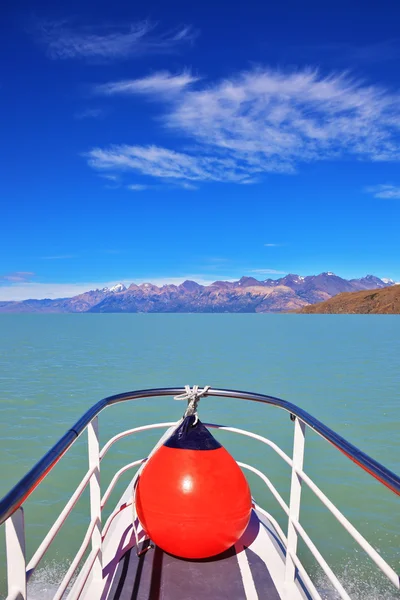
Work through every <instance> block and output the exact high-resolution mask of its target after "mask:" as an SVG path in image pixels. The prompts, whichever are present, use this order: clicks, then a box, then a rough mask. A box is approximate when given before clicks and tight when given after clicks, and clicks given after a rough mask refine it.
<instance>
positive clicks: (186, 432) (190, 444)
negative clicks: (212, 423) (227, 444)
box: [164, 415, 221, 450]
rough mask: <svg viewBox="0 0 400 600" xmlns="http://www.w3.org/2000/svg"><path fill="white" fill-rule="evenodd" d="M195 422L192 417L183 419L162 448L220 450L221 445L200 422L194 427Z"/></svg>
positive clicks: (194, 418)
mask: <svg viewBox="0 0 400 600" xmlns="http://www.w3.org/2000/svg"><path fill="white" fill-rule="evenodd" d="M195 420H196V417H195V416H194V415H190V416H189V417H185V418H184V420H183V421H182V423H181V424H180V425H179V427H178V428H177V429H176V430H175V431H174V433H173V434H172V435H171V437H169V438H168V439H167V441H166V442H164V446H167V448H178V449H180V450H216V449H217V448H221V444H220V443H219V442H218V441H217V440H216V439H215V437H213V436H212V435H211V433H210V432H209V431H208V429H207V427H205V426H204V425H203V423H202V422H201V421H200V420H198V421H197V423H196V424H195V425H194V422H195Z"/></svg>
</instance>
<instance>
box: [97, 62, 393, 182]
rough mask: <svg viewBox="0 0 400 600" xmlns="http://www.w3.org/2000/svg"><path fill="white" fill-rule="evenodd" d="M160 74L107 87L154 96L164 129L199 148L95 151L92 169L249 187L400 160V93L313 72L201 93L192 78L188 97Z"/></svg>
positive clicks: (261, 74)
mask: <svg viewBox="0 0 400 600" xmlns="http://www.w3.org/2000/svg"><path fill="white" fill-rule="evenodd" d="M157 77H160V74H158V75H157V74H155V75H153V76H150V77H148V78H144V79H138V80H130V81H129V82H126V81H122V82H119V83H118V82H114V83H111V84H106V85H105V86H104V89H107V85H108V86H111V88H110V89H112V90H113V93H118V92H119V93H122V92H126V91H128V90H129V91H130V92H131V93H146V94H148V96H149V97H150V98H151V99H155V100H159V101H161V102H163V103H164V107H165V114H164V118H163V123H164V127H166V128H167V129H168V130H169V131H171V132H172V131H174V132H177V133H178V134H179V135H182V134H184V135H185V136H186V137H187V138H188V140H190V142H191V143H192V148H193V149H188V150H187V149H185V150H184V151H181V152H178V151H176V150H172V149H168V148H162V147H159V146H130V145H119V146H112V147H106V148H95V149H93V150H91V151H90V152H89V153H88V156H89V160H90V164H91V165H92V166H93V167H96V168H100V169H108V168H110V169H111V168H124V169H133V170H135V171H139V172H142V173H145V174H147V175H151V176H153V177H156V178H168V177H180V178H182V179H186V180H188V181H228V182H235V183H241V184H249V183H256V182H257V181H258V180H259V177H260V176H261V175H262V174H265V173H282V172H283V173H294V172H296V170H297V169H298V168H299V165H301V164H302V163H304V162H310V161H317V160H328V159H330V160H340V159H343V158H347V157H353V158H355V159H357V160H369V161H387V160H390V161H398V160H400V139H399V137H400V95H399V94H398V93H390V92H389V91H387V90H385V89H383V88H380V87H378V86H374V85H366V84H363V83H359V82H356V81H353V80H351V79H350V78H349V77H347V76H345V75H337V74H335V75H331V76H327V77H323V76H321V75H320V74H319V73H318V71H317V70H310V69H308V70H302V71H294V72H281V71H278V70H275V71H274V70H267V69H264V70H262V69H256V70H253V71H247V72H242V73H239V74H238V75H237V76H234V77H231V78H228V79H225V80H223V81H219V82H216V83H212V84H207V85H206V84H203V85H200V82H199V81H197V82H196V83H197V85H196V88H195V89H193V88H192V87H191V86H190V84H191V83H194V82H192V81H191V80H190V77H191V76H190V75H188V74H186V77H187V78H188V79H187V81H186V80H179V79H177V80H176V85H177V87H178V88H179V85H178V84H179V83H181V84H182V85H181V88H180V93H179V94H165V93H160V92H161V91H163V90H165V91H166V90H167V89H168V86H169V87H170V88H171V87H173V84H174V82H175V78H177V77H179V76H173V75H168V74H167V73H163V74H162V77H160V78H159V79H157ZM180 77H182V76H180ZM183 84H184V85H183ZM118 86H120V89H119V90H118ZM124 86H125V87H124Z"/></svg>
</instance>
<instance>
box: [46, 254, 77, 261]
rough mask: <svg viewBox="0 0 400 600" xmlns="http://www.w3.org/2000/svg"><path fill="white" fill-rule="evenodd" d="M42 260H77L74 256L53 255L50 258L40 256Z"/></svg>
mask: <svg viewBox="0 0 400 600" xmlns="http://www.w3.org/2000/svg"><path fill="white" fill-rule="evenodd" d="M40 258H41V259H42V260H68V259H69V258H77V256H76V254H55V255H52V256H41V257H40Z"/></svg>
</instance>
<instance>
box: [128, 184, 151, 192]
mask: <svg viewBox="0 0 400 600" xmlns="http://www.w3.org/2000/svg"><path fill="white" fill-rule="evenodd" d="M149 187H151V186H148V185H143V184H141V183H133V184H132V185H127V186H126V188H127V189H128V190H131V191H132V192H143V191H144V190H148V189H149Z"/></svg>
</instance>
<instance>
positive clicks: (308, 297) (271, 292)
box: [0, 271, 400, 313]
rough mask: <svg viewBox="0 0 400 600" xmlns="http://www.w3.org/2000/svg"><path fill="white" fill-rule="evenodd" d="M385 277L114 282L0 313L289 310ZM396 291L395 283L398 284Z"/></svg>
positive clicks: (0, 306) (6, 305)
mask: <svg viewBox="0 0 400 600" xmlns="http://www.w3.org/2000/svg"><path fill="white" fill-rule="evenodd" d="M393 285H394V281H392V280H391V279H385V280H384V279H379V278H378V277H375V276H374V275H367V276H366V277H362V278H361V279H350V280H347V279H343V278H341V277H338V276H337V275H335V274H334V273H332V272H330V271H328V272H326V273H320V274H319V275H309V276H307V277H303V276H302V275H295V274H289V275H286V276H285V277H281V278H280V279H265V280H263V281H259V280H258V279H255V278H254V277H242V278H241V279H239V280H238V281H233V282H232V281H215V282H214V283H212V284H211V285H208V286H203V285H200V284H199V283H196V282H195V281H185V282H183V283H181V284H180V285H172V284H170V285H163V286H161V287H157V286H156V285H154V284H152V283H142V284H140V285H136V284H135V283H132V284H131V285H130V286H129V287H128V288H126V287H125V285H123V284H122V283H118V284H116V285H114V286H113V287H111V288H103V289H97V290H91V291H87V292H85V293H83V294H79V295H78V296H73V297H72V298H58V299H56V300H50V299H44V300H24V301H22V302H1V301H0V312H2V313H85V312H91V313H110V312H113V313H121V312H125V313H137V312H146V313H167V312H168V313H172V312H177V313H184V312H188V313H212V312H215V313H221V312H231V313H255V312H262V313H267V312H273V313H279V312H293V311H298V310H300V309H302V308H303V307H305V306H307V305H309V304H315V303H318V302H322V301H325V300H329V299H330V298H332V297H333V296H336V295H337V294H341V293H343V292H354V291H360V290H369V289H384V288H389V287H393ZM399 289H400V286H399Z"/></svg>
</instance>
